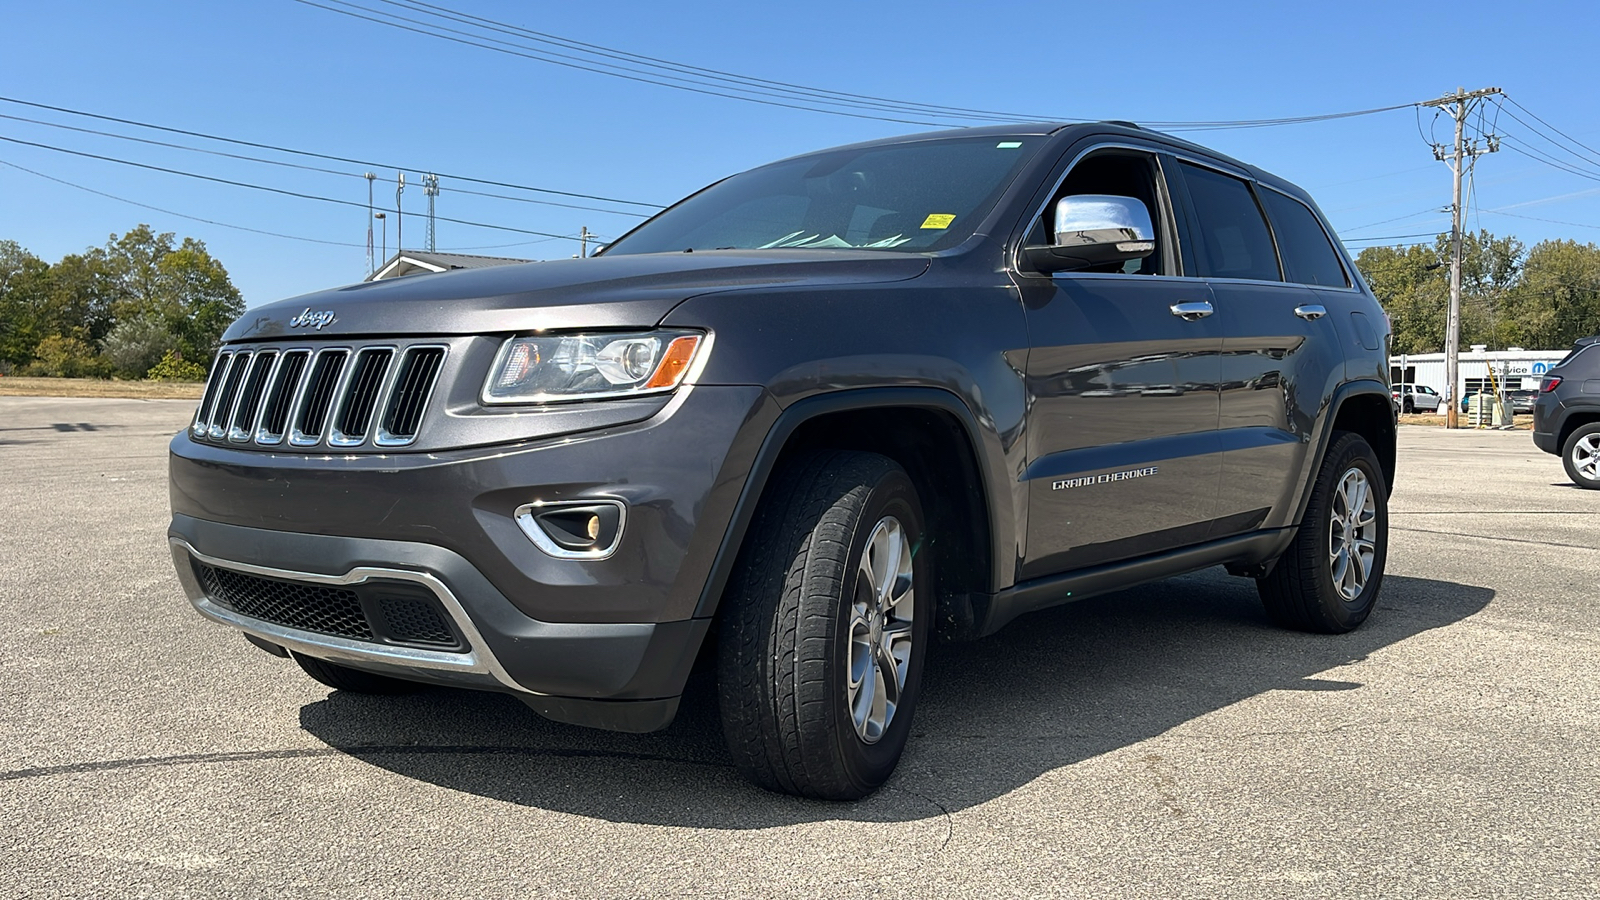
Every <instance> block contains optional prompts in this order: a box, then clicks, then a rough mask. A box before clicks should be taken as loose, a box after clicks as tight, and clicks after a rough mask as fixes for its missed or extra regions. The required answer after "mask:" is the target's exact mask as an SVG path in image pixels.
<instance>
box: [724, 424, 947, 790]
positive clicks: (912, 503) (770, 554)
mask: <svg viewBox="0 0 1600 900" xmlns="http://www.w3.org/2000/svg"><path fill="white" fill-rule="evenodd" d="M896 532H898V542H897V540H896ZM923 533H924V530H923V516H922V506H921V503H920V502H919V501H918V499H917V492H916V489H915V487H914V486H913V485H912V483H911V479H910V478H909V477H908V476H907V475H906V473H905V471H904V470H903V469H901V468H900V466H899V465H897V464H896V463H895V462H894V461H893V460H890V459H888V458H887V457H884V456H879V455H877V454H874V453H858V452H845V451H823V452H819V453H815V454H811V455H808V456H806V457H804V458H801V459H798V460H796V461H795V462H794V464H792V465H788V466H786V467H785V468H784V469H782V470H781V471H780V472H778V473H776V474H775V475H774V476H773V480H772V482H770V485H769V488H768V490H767V493H766V495H765V496H764V497H763V498H762V501H761V505H760V507H758V509H757V512H756V517H755V520H754V522H752V524H751V530H750V534H749V537H748V538H747V539H746V541H745V544H744V547H743V548H742V549H741V552H740V557H739V560H738V562H737V563H736V564H735V569H734V572H733V575H732V577H731V578H730V579H729V582H728V591H727V593H726V594H725V598H724V601H723V608H722V613H721V616H720V624H719V631H718V659H717V682H718V692H719V701H720V706H721V710H722V730H723V736H724V738H725V739H726V740H727V744H728V750H729V752H730V753H731V754H732V756H733V759H734V762H735V764H736V765H737V766H738V767H739V768H740V770H742V771H743V772H744V773H745V775H746V776H747V777H749V778H750V779H751V780H752V781H754V782H755V783H756V784H759V785H761V786H762V787H765V788H767V789H769V790H774V791H780V792H783V793H788V794H797V795H800V796H805V797H815V798H818V799H824V800H856V799H859V798H861V797H865V796H866V795H868V794H870V793H872V791H873V790H875V789H876V788H877V787H878V786H879V785H881V784H883V782H884V780H885V779H887V778H888V777H889V775H890V773H892V772H893V771H894V767H895V764H896V763H897V762H898V761H899V759H900V753H901V751H902V750H904V749H905V745H906V740H907V738H908V737H909V736H910V733H911V717H912V714H913V713H914V712H915V709H916V702H917V696H918V694H919V693H920V691H921V684H922V665H923V659H924V657H925V656H926V655H927V650H928V643H929V641H928V638H929V633H928V628H929V624H930V622H931V621H932V613H933V603H932V600H933V597H932V585H933V579H932V559H931V558H930V555H929V554H928V553H924V552H919V551H921V550H923V549H925V548H923V546H922V537H923ZM891 575H892V576H894V577H892V578H891V577H890V576H891ZM874 582H876V584H874ZM883 585H887V586H888V589H887V592H885V590H884V589H883V588H882V586H883ZM880 661H882V662H880ZM890 662H892V663H893V667H892V669H891V668H890V665H889V663H890ZM852 668H853V669H854V671H855V672H856V673H857V677H852ZM880 698H881V699H882V701H883V702H881V703H880V702H878V701H879V699H880ZM890 700H893V701H895V702H893V703H892V705H891V703H890V702H889V701H890Z"/></svg>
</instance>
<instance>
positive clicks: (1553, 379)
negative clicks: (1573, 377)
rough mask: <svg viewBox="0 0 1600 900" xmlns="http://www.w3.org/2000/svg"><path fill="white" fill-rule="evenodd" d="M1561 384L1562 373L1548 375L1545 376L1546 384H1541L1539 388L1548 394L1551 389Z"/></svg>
mask: <svg viewBox="0 0 1600 900" xmlns="http://www.w3.org/2000/svg"><path fill="white" fill-rule="evenodd" d="M1560 384H1561V376H1560V375H1546V376H1545V378H1544V384H1541V385H1539V390H1541V391H1544V392H1545V393H1546V394H1548V393H1550V392H1551V391H1553V390H1555V389H1556V387H1558V386H1559V385H1560Z"/></svg>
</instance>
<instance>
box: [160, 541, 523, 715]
mask: <svg viewBox="0 0 1600 900" xmlns="http://www.w3.org/2000/svg"><path fill="white" fill-rule="evenodd" d="M168 540H169V543H170V544H171V548H172V561H173V563H174V564H175V567H176V568H177V570H178V580H179V581H181V582H183V589H184V593H186V594H187V595H188V596H189V602H190V603H191V604H193V605H194V608H195V610H196V611H197V612H199V613H200V614H201V615H203V616H205V617H206V618H208V619H210V620H211V621H213V622H216V623H218V624H221V625H227V626H229V627H232V628H237V629H239V630H240V631H244V632H247V633H249V634H253V635H255V636H256V637H259V638H261V639H262V640H266V641H271V642H272V643H274V644H278V645H279V646H282V647H286V648H288V649H290V650H293V651H297V652H300V653H304V654H305V655H307V656H314V657H316V658H318V659H324V660H328V661H330V662H353V663H360V662H373V663H381V664H384V665H390V666H401V667H406V668H414V669H432V670H436V671H441V672H455V673H461V674H478V675H482V676H485V679H486V680H489V679H492V680H493V681H494V682H497V683H499V684H500V685H501V686H503V687H506V688H509V689H510V690H513V691H515V692H517V693H519V694H531V693H535V692H533V691H530V690H528V689H527V688H525V687H523V686H522V685H520V684H517V682H516V681H515V680H513V679H512V677H511V676H510V675H509V674H508V673H507V672H506V670H505V668H504V667H503V666H501V665H500V661H499V660H498V659H496V658H495V657H494V654H493V653H492V652H490V650H489V645H488V642H487V641H485V640H484V639H483V635H482V634H481V633H480V632H479V631H478V628H477V626H475V625H473V624H472V619H471V617H469V616H468V615H467V611H466V609H465V608H464V607H462V605H461V601H460V600H457V599H456V595H455V594H454V593H452V592H451V591H450V588H449V587H447V586H446V585H445V583H444V582H442V581H440V580H439V579H437V578H435V577H434V576H432V575H429V574H427V573H426V572H413V571H410V570H408V569H385V568H379V567H376V566H359V567H357V568H354V569H351V570H350V571H348V572H346V573H345V574H343V575H322V574H320V573H316V572H297V571H294V570H292V569H274V568H270V567H267V566H256V565H251V564H249V563H242V562H235V561H234V560H231V559H219V558H217V557H214V556H207V555H206V554H204V553H201V552H200V551H198V550H196V549H195V548H194V547H193V546H191V545H190V544H189V542H188V541H185V540H183V539H182V538H169V539H168ZM190 558H193V559H196V560H199V561H200V562H203V563H205V564H206V565H208V566H216V567H218V568H222V569H232V570H234V571H236V572H244V573H247V574H250V575H260V576H263V577H266V578H281V579H286V580H289V581H307V582H312V583H315V584H331V585H347V584H360V583H361V582H364V581H368V580H371V579H375V578H383V579H389V580H395V581H409V582H412V583H414V584H420V585H422V586H423V587H426V588H427V589H428V590H430V591H432V592H433V594H434V596H435V597H437V598H438V599H439V603H440V604H441V605H442V606H443V607H444V610H445V612H446V614H448V615H449V616H450V619H451V621H453V622H454V623H455V626H456V627H457V628H459V629H460V630H461V634H462V636H464V637H465V638H466V639H467V647H468V649H467V652H465V653H450V652H445V651H440V650H424V649H421V648H418V647H397V646H394V645H392V644H378V643H373V642H370V641H357V640H351V639H350V638H342V637H337V636H335V635H331V634H318V633H317V632H314V631H302V630H300V629H298V628H289V627H286V626H283V625H277V624H274V623H272V622H264V621H262V620H260V619H255V618H251V617H250V616H245V615H240V614H239V613H237V612H234V611H233V610H231V609H227V608H226V607H223V606H221V605H219V604H217V603H215V602H213V601H212V600H211V598H210V597H208V596H206V592H205V589H204V588H203V587H201V586H200V583H199V581H198V580H197V579H196V578H195V577H194V568H193V567H192V566H191V565H189V559H190Z"/></svg>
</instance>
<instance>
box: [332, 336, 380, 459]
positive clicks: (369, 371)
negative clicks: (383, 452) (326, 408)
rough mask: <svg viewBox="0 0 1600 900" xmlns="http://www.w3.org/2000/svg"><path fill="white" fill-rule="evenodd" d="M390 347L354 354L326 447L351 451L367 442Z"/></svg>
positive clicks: (368, 349)
mask: <svg viewBox="0 0 1600 900" xmlns="http://www.w3.org/2000/svg"><path fill="white" fill-rule="evenodd" d="M393 359H394V348H392V347H367V348H364V349H362V350H361V351H360V352H359V353H357V354H356V359H355V363H354V364H353V365H351V366H350V376H349V382H348V384H347V386H346V388H345V389H344V390H343V391H341V392H340V398H339V402H338V404H336V405H335V407H334V409H335V410H336V412H335V413H334V415H333V424H332V428H331V429H330V430H329V432H328V443H329V444H331V445H332V446H335V447H354V446H358V445H360V444H362V443H365V442H366V439H367V432H368V430H369V429H370V428H371V427H372V414H373V412H374V411H375V410H377V409H378V408H379V407H378V394H379V392H380V391H382V390H383V389H384V388H385V386H386V385H387V383H388V380H387V376H388V374H389V369H390V366H389V363H390V361H391V360H393Z"/></svg>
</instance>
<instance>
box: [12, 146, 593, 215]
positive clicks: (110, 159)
mask: <svg viewBox="0 0 1600 900" xmlns="http://www.w3.org/2000/svg"><path fill="white" fill-rule="evenodd" d="M0 141H6V142H8V143H12V144H21V145H23V146H27V147H38V148H40V149H43V150H53V151H55V152H57V153H68V154H71V155H73V156H82V157H86V158H88V159H98V160H103V161H105V162H113V163H117V164H119V165H124V166H133V167H136V168H140V169H149V170H151V171H153V172H165V173H167V174H169V175H182V176H183V177H185V178H197V179H200V180H201V181H210V182H213V183H215V184H226V185H231V186H233V187H242V188H249V189H251V190H256V191H266V192H267V193H272V194H281V195H283V196H285V197H298V198H300V199H302V200H316V201H319V202H322V203H334V204H338V205H339V206H353V207H356V208H358V209H366V208H367V205H366V204H365V203H357V202H355V201H354V200H341V199H339V198H337V197H323V196H320V195H318V194H307V193H302V192H300V191H291V190H289V189H287V188H278V187H271V186H269V185H264V184H253V183H251V182H248V181H234V180H232V179H229V178H218V177H216V176H214V175H201V174H200V173H198V172H185V171H182V170H180V169H169V168H167V167H165V166H156V165H151V164H150V163H142V162H134V161H133V160H129V159H119V158H117V157H114V156H102V155H100V154H98V153H86V152H84V151H82V150H69V149H67V148H65V147H55V146H52V145H50V144H41V143H37V142H35V141H24V140H22V139H20V138H14V137H6V136H5V135H0ZM439 221H441V222H453V223H455V224H457V225H470V226H472V227H474V228H491V229H494V230H496V231H510V232H515V233H517V234H532V235H537V236H539V237H552V238H566V239H568V240H576V237H575V236H573V235H570V234H551V233H550V232H548V231H533V230H531V229H527V228H513V227H512V226H510V225H491V224H489V223H487V222H473V221H471V220H468V219H452V218H448V217H446V216H440V217H439Z"/></svg>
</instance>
